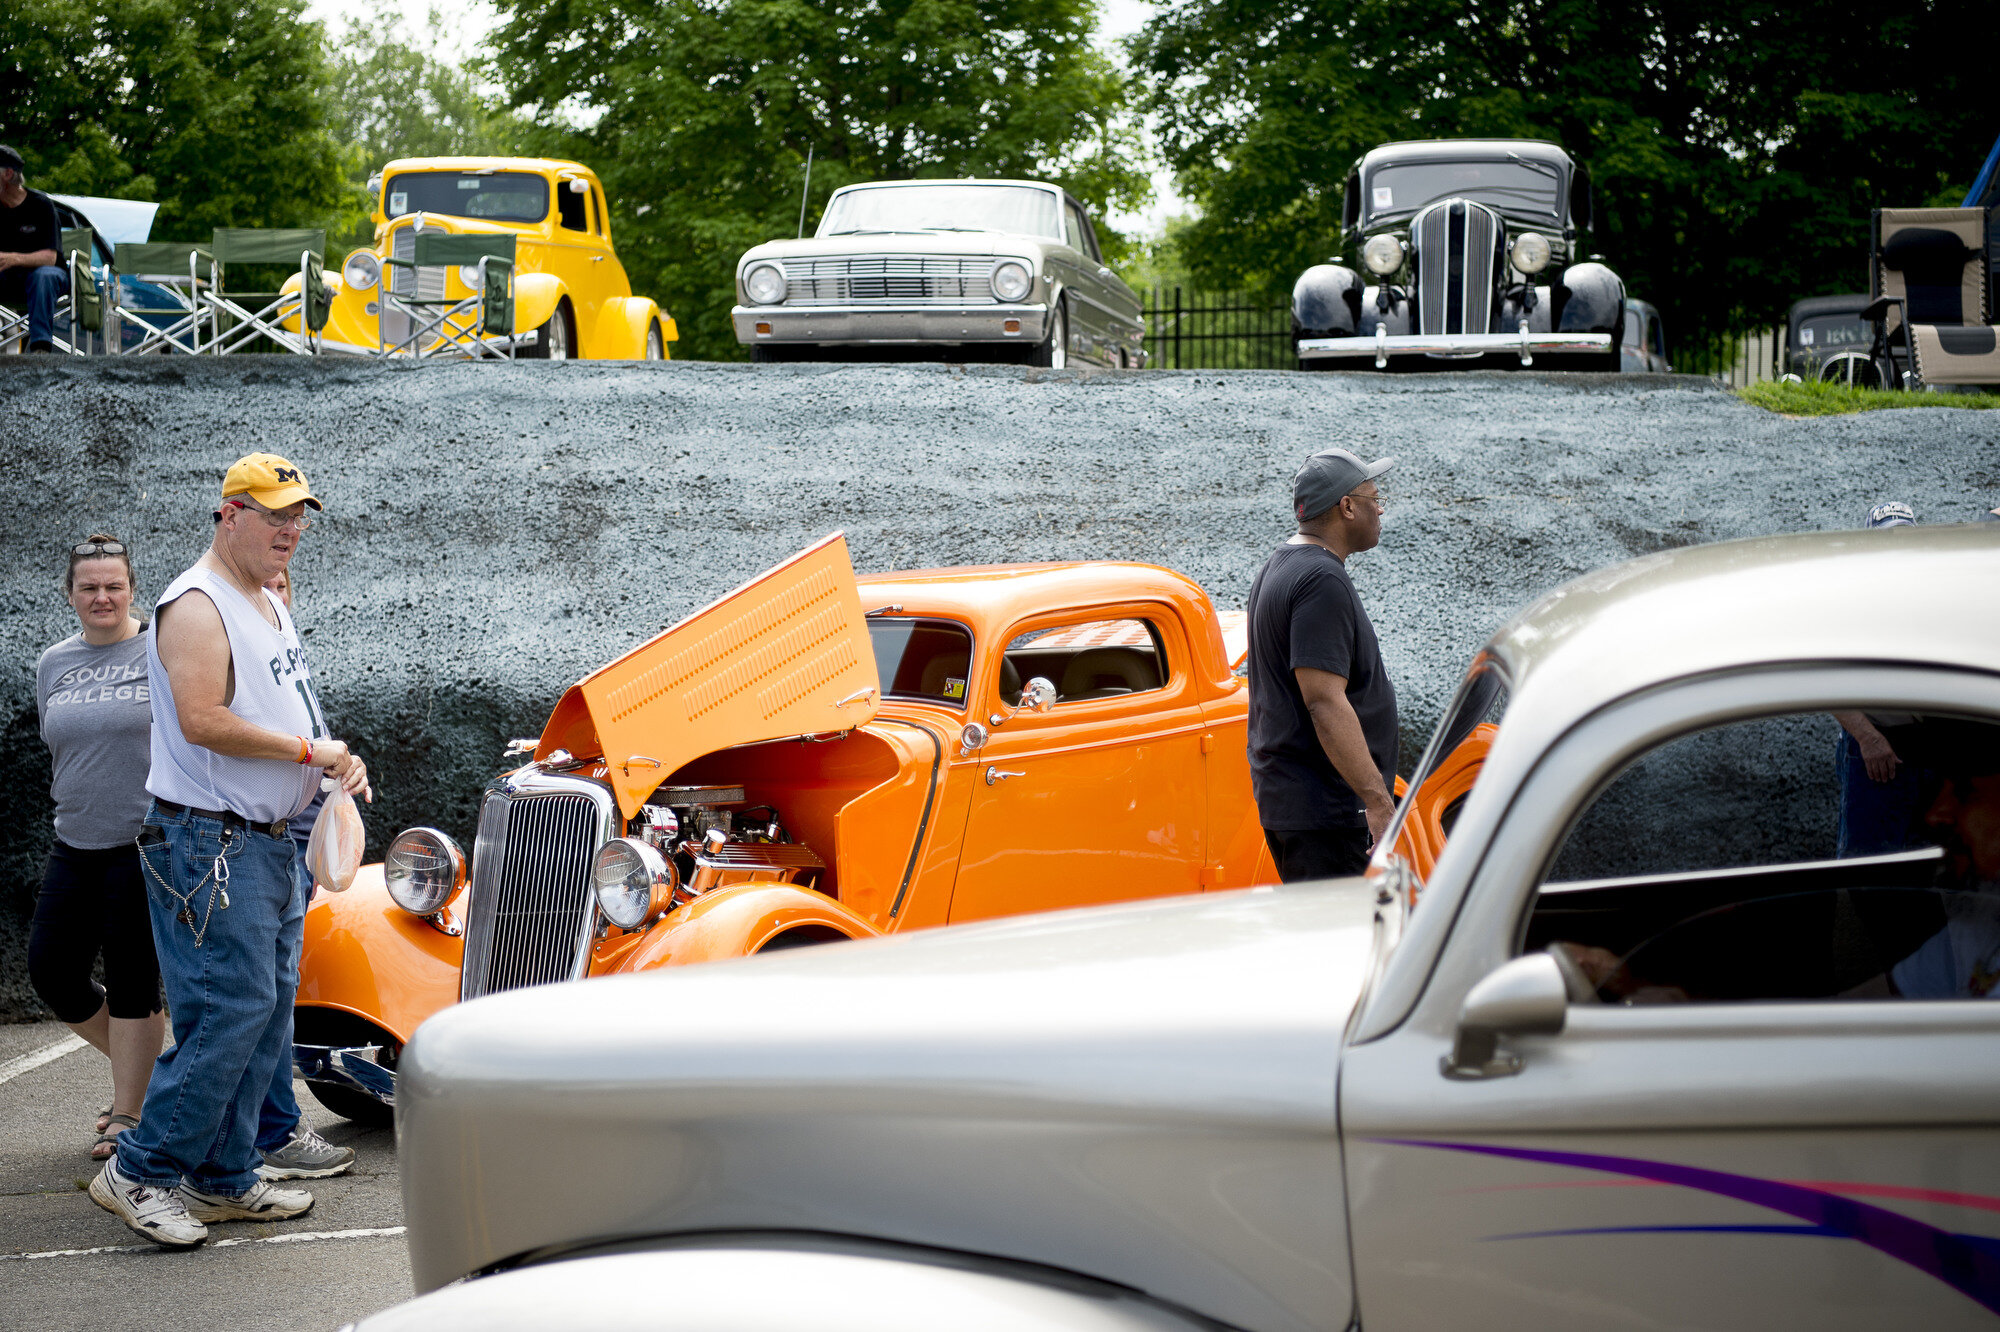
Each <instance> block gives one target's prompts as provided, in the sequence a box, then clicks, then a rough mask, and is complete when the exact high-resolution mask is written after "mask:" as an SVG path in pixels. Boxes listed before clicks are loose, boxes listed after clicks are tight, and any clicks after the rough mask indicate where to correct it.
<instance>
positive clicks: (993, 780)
mask: <svg viewBox="0 0 2000 1332" xmlns="http://www.w3.org/2000/svg"><path fill="white" fill-rule="evenodd" d="M1027 775H1028V774H1027V773H1025V772H1002V771H1001V770H1000V769H998V768H996V767H993V766H992V765H990V764H989V765H988V766H987V769H986V784H987V785H988V786H997V785H999V784H1000V783H1001V782H1004V781H1006V780H1007V779H1008V778H1009V777H1026V776H1027Z"/></svg>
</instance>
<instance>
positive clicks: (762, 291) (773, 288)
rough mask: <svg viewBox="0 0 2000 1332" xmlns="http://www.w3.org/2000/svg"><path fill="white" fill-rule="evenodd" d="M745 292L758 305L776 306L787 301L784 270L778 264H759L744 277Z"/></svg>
mask: <svg viewBox="0 0 2000 1332" xmlns="http://www.w3.org/2000/svg"><path fill="white" fill-rule="evenodd" d="M743 290H744V291H745V292H746V293H747V294H748V295H749V297H750V299H751V300H752V301H755V302H756V303H757V304H758V305H776V304H777V303H778V302H779V301H782V300H784V299H785V274H784V270H783V269H781V268H779V267H778V266H777V265H776V264H758V265H757V266H756V267H755V268H753V269H751V270H750V271H749V272H748V273H745V274H744V275H743Z"/></svg>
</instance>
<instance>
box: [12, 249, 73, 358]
mask: <svg viewBox="0 0 2000 1332" xmlns="http://www.w3.org/2000/svg"><path fill="white" fill-rule="evenodd" d="M0 276H3V277H4V279H5V280H4V281H0V302H4V303H6V304H8V305H17V306H18V305H26V306H27V307H28V341H29V342H30V343H36V342H50V341H53V340H54V339H55V335H56V334H55V328H56V302H57V301H59V300H61V299H62V298H63V294H64V293H65V292H67V291H68V290H69V270H68V269H66V268H57V267H55V266H53V265H47V266H44V267H42V268H30V269H19V268H10V269H7V270H6V271H5V273H4V275H0Z"/></svg>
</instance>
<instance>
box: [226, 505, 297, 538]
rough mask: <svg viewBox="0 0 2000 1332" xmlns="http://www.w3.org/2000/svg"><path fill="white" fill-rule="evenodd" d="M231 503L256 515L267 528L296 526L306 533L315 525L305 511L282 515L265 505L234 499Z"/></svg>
mask: <svg viewBox="0 0 2000 1332" xmlns="http://www.w3.org/2000/svg"><path fill="white" fill-rule="evenodd" d="M229 503H231V504H234V505H235V506H236V507H237V508H239V509H246V510H248V511H249V512H251V513H254V514H256V515H257V516H258V517H259V518H262V519H263V520H264V525H265V526H267V527H273V528H285V527H291V526H293V525H296V526H297V527H298V529H299V531H301V532H304V531H306V530H307V529H309V528H311V527H312V525H313V520H312V519H311V518H310V517H308V516H307V514H306V511H305V510H304V509H300V510H299V511H298V512H297V513H295V514H290V515H287V514H282V513H273V512H272V511H271V510H269V509H267V508H265V507H264V506H263V505H261V504H256V503H253V502H252V501H250V500H244V499H233V500H230V501H229Z"/></svg>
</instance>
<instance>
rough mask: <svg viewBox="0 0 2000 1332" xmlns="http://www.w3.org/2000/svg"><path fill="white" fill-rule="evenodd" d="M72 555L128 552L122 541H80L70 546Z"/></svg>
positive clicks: (122, 553)
mask: <svg viewBox="0 0 2000 1332" xmlns="http://www.w3.org/2000/svg"><path fill="white" fill-rule="evenodd" d="M69 553H70V554H72V555H124V554H127V553H128V552H127V550H126V547H125V543H124V542H122V541H79V542H77V543H76V544H75V545H74V546H71V547H70V548H69Z"/></svg>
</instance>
